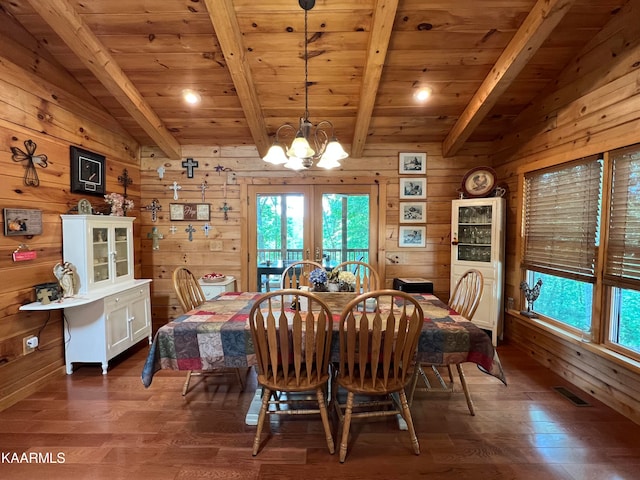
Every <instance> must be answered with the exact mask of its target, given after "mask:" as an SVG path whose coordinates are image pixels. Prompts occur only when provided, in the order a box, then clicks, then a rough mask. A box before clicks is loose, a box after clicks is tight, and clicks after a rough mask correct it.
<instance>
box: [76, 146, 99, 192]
mask: <svg viewBox="0 0 640 480" xmlns="http://www.w3.org/2000/svg"><path fill="white" fill-rule="evenodd" d="M105 177H106V172H105V157H104V155H99V154H97V153H93V152H90V151H88V150H84V149H83V148H80V147H74V146H72V147H71V192H72V193H87V194H89V195H100V196H101V195H104V193H105Z"/></svg>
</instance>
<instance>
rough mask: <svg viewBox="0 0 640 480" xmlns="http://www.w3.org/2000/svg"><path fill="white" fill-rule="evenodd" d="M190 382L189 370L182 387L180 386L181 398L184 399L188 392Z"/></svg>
mask: <svg viewBox="0 0 640 480" xmlns="http://www.w3.org/2000/svg"><path fill="white" fill-rule="evenodd" d="M190 381H191V370H189V371H188V372H187V378H186V379H185V381H184V385H183V386H182V396H183V397H184V396H185V395H186V394H187V391H188V390H189V382H190Z"/></svg>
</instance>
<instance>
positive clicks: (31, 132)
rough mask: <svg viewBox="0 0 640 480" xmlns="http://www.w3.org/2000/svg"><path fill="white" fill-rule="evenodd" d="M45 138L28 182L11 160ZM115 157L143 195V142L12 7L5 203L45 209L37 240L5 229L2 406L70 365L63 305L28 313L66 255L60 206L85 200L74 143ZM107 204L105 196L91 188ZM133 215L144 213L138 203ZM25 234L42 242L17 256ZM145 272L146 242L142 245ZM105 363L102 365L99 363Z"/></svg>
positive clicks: (0, 60) (5, 84)
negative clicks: (75, 181) (73, 181)
mask: <svg viewBox="0 0 640 480" xmlns="http://www.w3.org/2000/svg"><path fill="white" fill-rule="evenodd" d="M28 139H31V140H33V141H34V142H35V143H36V144H37V150H36V153H38V154H46V155H47V157H48V166H47V168H41V167H36V169H37V173H38V176H39V179H40V186H39V187H30V186H25V185H24V184H23V175H24V166H23V164H22V163H17V162H14V161H12V158H11V150H10V147H12V146H15V147H19V148H21V149H22V150H24V149H25V147H24V141H25V140H28ZM70 145H78V146H82V147H84V148H86V149H88V150H91V151H93V152H96V153H100V154H102V155H105V156H106V159H107V172H106V182H107V183H106V185H107V191H108V192H111V191H119V192H121V191H122V190H121V187H120V186H119V185H118V182H117V177H118V175H120V174H121V173H122V170H123V169H124V168H127V169H128V172H129V175H131V176H132V178H133V180H134V183H133V185H132V186H131V187H130V189H129V193H130V198H132V199H133V200H134V202H135V203H136V205H137V206H139V204H140V175H139V147H138V145H137V143H136V142H135V141H134V140H133V139H132V138H130V137H129V136H128V135H126V134H125V133H124V132H123V131H122V128H121V127H120V126H119V125H118V124H117V123H116V122H115V120H113V119H112V118H111V117H110V116H109V115H108V114H106V113H105V112H104V110H102V109H101V108H99V107H98V106H97V105H96V102H95V100H93V99H92V98H91V96H90V95H89V94H88V93H87V92H86V91H85V90H84V89H83V88H82V87H81V86H80V85H79V84H78V83H77V82H76V81H75V80H73V78H71V77H70V76H69V75H68V73H67V72H66V71H64V70H63V69H61V68H60V67H59V66H58V65H57V64H56V63H55V62H54V61H53V60H52V59H51V58H49V57H48V56H47V55H46V54H43V52H42V51H41V50H40V49H39V47H38V45H37V43H36V42H35V41H34V40H33V38H32V37H30V36H29V35H28V34H26V33H25V32H24V31H23V30H22V29H21V28H20V27H19V26H17V25H16V24H15V23H14V22H13V21H12V20H11V19H10V18H9V17H8V16H7V15H6V14H4V13H0V165H1V167H0V172H1V175H0V202H1V204H2V207H3V208H34V209H40V210H42V216H43V234H42V235H37V236H34V237H33V238H31V239H26V238H25V237H21V236H20V237H6V236H4V235H3V236H1V237H0V251H1V252H2V255H0V278H2V279H3V280H4V281H3V282H2V288H1V289H0V305H2V308H1V309H0V410H2V409H3V408H6V407H7V406H9V405H11V404H13V403H15V402H16V401H18V400H19V399H20V398H24V397H25V396H27V395H28V394H30V393H31V392H33V391H34V390H36V389H37V388H38V386H39V385H41V384H42V382H43V381H46V380H47V378H49V377H50V376H52V375H63V374H64V368H63V365H64V346H63V318H62V313H61V311H52V312H51V313H50V314H49V313H46V312H33V313H27V312H19V310H18V308H19V307H20V305H22V304H25V303H29V302H32V301H34V300H35V295H34V293H33V285H36V284H39V283H44V282H49V281H55V277H54V276H53V273H52V268H53V266H54V265H55V264H56V263H58V262H60V261H61V260H62V223H61V220H60V214H62V213H66V212H68V211H69V209H70V208H72V207H74V206H76V205H77V202H78V200H79V199H80V198H82V196H81V195H78V194H71V193H69V186H70V177H69V170H70V160H69V146H70ZM89 199H90V201H91V202H92V203H94V204H100V205H104V200H103V199H102V198H101V197H100V198H99V197H90V198H89ZM137 206H136V212H134V213H133V215H137V213H138V212H137V210H138V207H137ZM135 230H136V232H137V231H139V226H138V225H136V227H135ZM22 242H25V243H27V244H28V246H29V248H31V249H32V250H35V251H36V253H37V258H36V259H35V260H31V261H25V262H16V263H14V262H13V261H12V252H13V251H14V250H15V249H16V248H17V247H18V246H19V245H20V243H22ZM135 248H136V260H137V262H138V265H136V274H137V275H139V274H140V271H141V268H140V264H139V262H140V244H139V242H137V244H136V247H135ZM36 334H40V347H39V348H38V350H37V351H35V352H33V353H31V354H29V355H26V356H25V355H23V346H22V342H23V338H24V337H26V336H29V335H36ZM97 371H99V370H97Z"/></svg>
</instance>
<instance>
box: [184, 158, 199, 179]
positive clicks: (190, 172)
mask: <svg viewBox="0 0 640 480" xmlns="http://www.w3.org/2000/svg"><path fill="white" fill-rule="evenodd" d="M182 166H183V167H184V168H186V169H187V178H193V169H194V168H198V162H197V161H195V160H194V159H193V158H187V159H186V160H185V161H184V162H182Z"/></svg>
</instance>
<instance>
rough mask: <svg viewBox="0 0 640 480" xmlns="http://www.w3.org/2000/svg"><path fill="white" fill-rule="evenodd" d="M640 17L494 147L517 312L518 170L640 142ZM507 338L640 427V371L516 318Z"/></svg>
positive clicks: (509, 287)
mask: <svg viewBox="0 0 640 480" xmlns="http://www.w3.org/2000/svg"><path fill="white" fill-rule="evenodd" d="M639 16H640V0H632V1H630V2H628V4H627V5H626V6H625V11H623V12H621V14H619V15H616V16H614V17H613V19H612V20H611V21H610V22H609V24H608V25H607V26H606V27H605V28H604V29H603V30H602V31H601V32H600V33H599V34H598V35H597V36H595V37H594V38H593V39H592V40H591V41H590V42H589V44H588V45H587V46H586V47H585V48H584V50H583V51H582V52H581V54H580V55H578V56H577V57H576V58H575V59H574V60H573V61H572V62H571V63H570V64H569V66H568V67H567V68H566V69H565V70H564V71H563V73H562V74H561V75H560V76H559V78H558V80H557V81H556V82H554V83H553V85H551V86H549V88H548V89H547V90H546V92H545V93H544V94H543V95H541V96H540V97H539V98H538V99H537V100H536V101H535V102H533V103H532V105H531V106H530V108H528V109H527V110H526V111H525V112H524V113H523V115H521V116H520V117H519V119H518V121H517V122H516V123H515V124H514V128H513V131H511V132H509V134H507V135H505V136H504V137H503V138H502V139H501V140H500V141H499V142H496V144H495V145H494V155H493V157H492V160H493V164H494V166H495V167H496V169H497V172H498V176H499V179H500V181H502V182H505V183H506V184H507V185H508V187H509V190H510V193H509V202H508V203H509V206H510V208H509V215H508V216H507V222H508V226H507V239H508V241H507V252H506V253H507V255H506V258H507V262H506V295H505V299H506V298H507V297H513V298H515V299H516V308H517V309H519V308H520V307H521V306H522V305H523V304H524V302H523V299H522V298H521V292H520V291H519V287H518V285H519V283H520V269H519V265H518V264H517V258H516V250H515V248H516V239H517V237H518V235H519V231H518V228H517V225H516V218H517V212H518V209H519V208H521V205H522V203H521V200H520V193H521V192H519V191H518V176H517V171H518V169H519V168H520V167H522V166H523V165H529V166H536V167H540V168H542V167H545V166H550V165H556V164H560V163H562V162H565V161H567V160H571V159H575V158H581V157H584V156H587V155H592V154H596V153H599V152H603V151H607V150H611V149H614V148H618V147H622V146H625V145H631V144H634V143H637V142H640V62H639V59H640V25H639V24H638V22H637V21H636V19H637V18H639ZM505 301H506V300H505ZM505 337H506V338H508V339H509V340H510V341H514V342H516V343H518V344H520V345H521V346H522V347H523V349H524V350H525V351H526V352H527V353H528V354H529V355H531V356H532V357H533V358H536V359H538V360H539V361H541V362H543V363H545V364H546V365H548V366H549V367H550V368H551V369H553V370H554V371H555V372H556V373H558V374H559V375H562V376H564V377H565V378H567V379H568V380H570V381H571V382H573V383H575V384H576V385H577V386H578V387H580V388H582V389H584V390H585V391H588V392H589V393H590V394H592V395H594V396H595V397H597V398H599V399H600V400H602V401H603V402H605V403H607V404H609V405H610V406H612V407H613V408H615V409H616V410H618V411H620V412H621V413H623V414H624V415H627V416H629V417H630V418H632V419H634V420H635V421H636V422H638V423H640V382H639V381H638V377H639V375H640V369H639V368H637V367H633V366H629V365H627V366H626V367H625V364H624V363H621V362H619V361H616V359H615V358H605V356H604V355H603V353H602V352H600V351H599V350H598V349H597V348H595V349H594V348H589V347H588V346H587V345H584V344H582V343H580V342H579V341H578V340H576V339H572V338H559V337H558V336H557V335H551V334H548V333H545V332H544V331H543V330H541V329H540V328H539V327H538V326H536V325H535V324H534V323H532V322H527V321H526V320H525V319H522V318H516V317H514V316H510V315H507V318H506V321H505ZM629 378H632V379H634V380H633V381H630V380H629Z"/></svg>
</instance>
